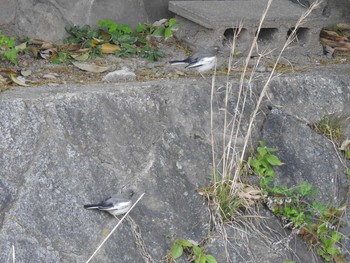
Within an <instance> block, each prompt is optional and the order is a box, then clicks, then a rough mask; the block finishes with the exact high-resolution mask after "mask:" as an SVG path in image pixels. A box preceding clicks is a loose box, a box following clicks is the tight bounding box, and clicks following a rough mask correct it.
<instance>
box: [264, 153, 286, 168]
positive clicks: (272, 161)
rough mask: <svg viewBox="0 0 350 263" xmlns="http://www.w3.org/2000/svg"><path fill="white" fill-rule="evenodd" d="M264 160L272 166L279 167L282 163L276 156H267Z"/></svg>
mask: <svg viewBox="0 0 350 263" xmlns="http://www.w3.org/2000/svg"><path fill="white" fill-rule="evenodd" d="M266 160H267V161H268V162H269V163H270V164H271V165H274V166H281V165H283V163H282V162H281V161H280V159H279V158H278V157H277V156H276V155H270V154H269V155H267V156H266Z"/></svg>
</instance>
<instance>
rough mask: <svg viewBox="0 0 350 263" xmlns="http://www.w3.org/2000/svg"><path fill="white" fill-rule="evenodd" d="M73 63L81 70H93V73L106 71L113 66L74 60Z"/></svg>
mask: <svg viewBox="0 0 350 263" xmlns="http://www.w3.org/2000/svg"><path fill="white" fill-rule="evenodd" d="M72 64H73V65H74V66H76V67H77V68H79V69H81V70H84V71H88V72H93V73H101V72H105V71H107V70H109V69H110V68H111V67H110V66H97V65H94V64H86V63H79V62H72Z"/></svg>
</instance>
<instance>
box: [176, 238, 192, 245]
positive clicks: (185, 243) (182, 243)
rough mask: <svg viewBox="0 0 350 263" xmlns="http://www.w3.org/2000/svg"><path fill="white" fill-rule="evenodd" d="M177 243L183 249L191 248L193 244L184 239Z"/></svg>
mask: <svg viewBox="0 0 350 263" xmlns="http://www.w3.org/2000/svg"><path fill="white" fill-rule="evenodd" d="M179 243H180V244H181V246H183V247H192V246H193V244H192V243H191V242H190V241H188V240H186V239H182V240H180V242H179Z"/></svg>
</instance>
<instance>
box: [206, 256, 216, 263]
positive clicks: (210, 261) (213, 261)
mask: <svg viewBox="0 0 350 263" xmlns="http://www.w3.org/2000/svg"><path fill="white" fill-rule="evenodd" d="M205 258H206V260H207V262H208V263H217V261H216V259H215V258H214V257H213V256H212V255H206V256H205Z"/></svg>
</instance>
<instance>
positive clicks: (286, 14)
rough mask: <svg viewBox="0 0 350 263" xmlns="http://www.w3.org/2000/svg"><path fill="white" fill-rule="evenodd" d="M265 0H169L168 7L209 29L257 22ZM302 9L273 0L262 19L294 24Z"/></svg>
mask: <svg viewBox="0 0 350 263" xmlns="http://www.w3.org/2000/svg"><path fill="white" fill-rule="evenodd" d="M267 2H268V1H267V0H259V1H170V2H169V10H170V11H171V12H173V13H175V14H177V15H180V16H182V17H184V18H187V19H189V20H191V21H193V22H196V23H198V24H199V25H201V26H204V27H206V28H209V29H214V28H217V27H219V26H230V25H232V23H237V22H240V21H243V22H244V23H245V24H246V23H248V24H250V25H252V24H256V25H257V24H258V23H259V21H260V18H261V14H262V13H263V11H264V9H265V8H266V5H267ZM304 12H305V9H304V8H303V7H301V6H299V5H296V4H293V3H292V2H290V1H283V0H282V1H281V0H275V1H273V2H272V4H271V7H270V9H269V11H268V13H267V16H266V18H265V22H267V23H268V22H276V21H277V20H278V21H291V22H292V21H293V22H294V23H295V22H296V21H297V20H298V19H299V17H300V16H301V15H302V14H303V13H304Z"/></svg>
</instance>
